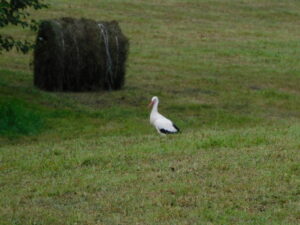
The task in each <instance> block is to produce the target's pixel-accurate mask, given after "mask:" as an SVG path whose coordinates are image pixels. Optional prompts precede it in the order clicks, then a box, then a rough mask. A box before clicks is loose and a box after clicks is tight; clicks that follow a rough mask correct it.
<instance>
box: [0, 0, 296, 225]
mask: <svg viewBox="0 0 300 225" xmlns="http://www.w3.org/2000/svg"><path fill="white" fill-rule="evenodd" d="M48 2H49V3H51V5H50V8H49V9H46V10H41V11H37V12H35V13H34V14H33V16H34V17H35V18H38V19H49V18H57V17H62V16H74V17H78V18H80V17H86V18H92V19H96V20H118V21H119V22H120V26H121V28H122V30H123V32H124V33H125V34H126V36H127V37H128V38H129V39H130V54H129V58H128V61H127V66H128V67H127V75H126V84H125V87H124V88H123V89H122V90H120V91H115V92H97V93H95V92H94V93H53V92H52V93H51V92H44V91H41V90H38V89H36V88H35V87H33V73H32V67H31V66H30V64H31V62H32V53H31V54H29V55H22V54H20V53H17V52H14V51H13V52H9V53H3V54H2V55H0V65H1V66H0V117H1V118H0V224H1V225H2V224H3V225H4V224H5V225H6V224H7V225H29V224H30V225H61V224H65V225H71V224H72V225H75V224H109V225H110V224H129V225H131V224H178V225H179V224H180V225H181V224H228V225H231V224H272V225H273V224H278V225H279V224H280V225H282V224H299V223H300V153H299V150H300V63H299V62H300V51H299V49H300V41H299V37H300V24H299V20H300V2H299V1H297V0H286V1H279V0H211V1H208V0H184V1H179V0H165V1H159V0H154V1H144V0H142V1H141V0H130V1H129V0H111V1H97V0H90V1H83V0H73V1H66V0H52V1H48ZM0 32H3V30H1V31H0ZM4 32H5V33H10V34H13V35H14V36H16V37H20V38H28V39H34V37H35V36H34V35H35V34H33V33H31V32H26V31H24V30H22V29H19V28H15V27H8V28H5V30H4ZM153 95H157V96H158V97H159V98H160V106H159V110H160V112H161V113H162V114H165V115H167V116H168V117H169V118H170V119H172V120H173V121H175V122H176V124H177V125H178V126H179V127H180V128H181V130H182V133H181V134H179V135H174V136H168V137H160V136H159V135H158V134H157V133H156V131H155V129H154V128H153V127H151V126H150V124H149V119H148V117H149V109H148V108H147V104H148V103H149V101H150V99H151V97H152V96H153ZM11 124H14V126H12V125H11Z"/></svg>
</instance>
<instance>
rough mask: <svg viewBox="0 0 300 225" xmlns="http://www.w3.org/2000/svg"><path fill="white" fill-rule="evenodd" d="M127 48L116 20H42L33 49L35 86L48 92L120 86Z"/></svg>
mask: <svg viewBox="0 0 300 225" xmlns="http://www.w3.org/2000/svg"><path fill="white" fill-rule="evenodd" d="M128 49H129V41H128V39H127V38H126V37H125V36H124V34H123V33H122V31H121V29H120V27H119V25H118V22H116V21H111V22H96V21H93V20H89V19H73V18H61V19H55V20H46V21H43V22H42V23H41V24H40V26H39V31H38V35H37V38H36V47H35V51H34V85H35V86H36V87H38V88H41V89H43V90H48V91H96V90H116V89H120V88H121V87H122V86H123V85H124V81H125V69H126V66H125V63H126V59H127V54H128Z"/></svg>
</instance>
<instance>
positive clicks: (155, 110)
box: [151, 101, 158, 114]
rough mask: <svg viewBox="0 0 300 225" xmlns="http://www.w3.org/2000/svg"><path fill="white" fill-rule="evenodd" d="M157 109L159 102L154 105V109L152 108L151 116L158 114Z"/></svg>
mask: <svg viewBox="0 0 300 225" xmlns="http://www.w3.org/2000/svg"><path fill="white" fill-rule="evenodd" d="M157 108H158V102H157V101H156V102H155V103H154V104H153V107H152V110H151V114H153V113H157Z"/></svg>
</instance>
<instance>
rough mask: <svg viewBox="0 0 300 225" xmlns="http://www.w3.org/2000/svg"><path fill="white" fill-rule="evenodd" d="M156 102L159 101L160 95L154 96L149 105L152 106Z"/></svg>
mask: <svg viewBox="0 0 300 225" xmlns="http://www.w3.org/2000/svg"><path fill="white" fill-rule="evenodd" d="M155 103H158V97H156V96H153V97H152V99H151V102H150V103H149V105H148V107H151V106H152V105H153V104H155Z"/></svg>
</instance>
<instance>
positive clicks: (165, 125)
mask: <svg viewBox="0 0 300 225" xmlns="http://www.w3.org/2000/svg"><path fill="white" fill-rule="evenodd" d="M158 103H159V100H158V98H157V97H153V98H152V101H151V103H150V104H151V105H153V106H152V110H151V114H150V123H151V124H152V125H153V126H154V127H155V129H156V130H157V132H158V133H159V134H161V135H166V134H174V133H178V132H179V128H178V127H177V126H176V125H175V124H174V123H173V122H172V121H171V120H169V119H167V118H166V117H164V116H163V115H161V114H160V113H159V112H158V109H157V108H158Z"/></svg>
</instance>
